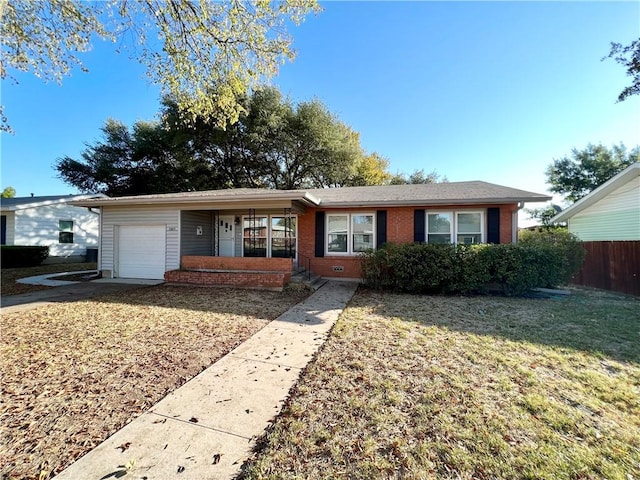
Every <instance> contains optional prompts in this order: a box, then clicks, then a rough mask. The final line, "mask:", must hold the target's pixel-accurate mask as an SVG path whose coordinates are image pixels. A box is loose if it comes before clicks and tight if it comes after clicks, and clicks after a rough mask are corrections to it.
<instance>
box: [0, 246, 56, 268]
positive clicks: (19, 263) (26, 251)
mask: <svg viewBox="0 0 640 480" xmlns="http://www.w3.org/2000/svg"><path fill="white" fill-rule="evenodd" d="M0 253H1V258H0V261H1V262H2V268H21V267H35V266H37V265H40V264H41V263H42V262H43V261H44V260H46V258H47V257H48V256H49V247H31V246H18V245H2V247H0Z"/></svg>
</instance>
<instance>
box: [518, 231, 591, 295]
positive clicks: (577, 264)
mask: <svg viewBox="0 0 640 480" xmlns="http://www.w3.org/2000/svg"><path fill="white" fill-rule="evenodd" d="M518 241H519V245H521V246H538V247H542V248H551V249H553V250H555V251H557V255H558V257H559V261H561V262H562V267H561V269H560V272H559V273H558V277H557V278H552V279H550V280H555V283H554V282H553V281H550V282H549V283H550V284H554V285H560V284H566V283H569V282H570V281H571V279H572V278H573V277H574V276H575V275H577V274H578V272H579V271H580V269H581V268H582V265H583V264H584V258H585V255H586V250H585V249H584V247H583V246H582V242H581V241H580V240H579V239H578V237H576V236H575V235H573V234H572V233H569V230H567V228H554V229H545V230H540V231H534V232H532V231H529V230H523V231H521V232H520V234H519V236H518ZM556 261H558V259H556Z"/></svg>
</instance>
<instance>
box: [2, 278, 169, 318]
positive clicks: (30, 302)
mask: <svg viewBox="0 0 640 480" xmlns="http://www.w3.org/2000/svg"><path fill="white" fill-rule="evenodd" d="M160 283H163V282H162V281H160V280H137V279H132V280H122V279H115V280H109V279H100V280H93V281H91V282H77V283H73V284H72V285H64V286H61V287H53V288H49V289H47V290H38V291H37V292H30V293H23V294H21V295H10V296H7V297H2V298H1V300H0V307H1V309H0V310H1V311H2V313H13V312H22V311H25V310H31V309H32V308H36V307H39V306H42V305H47V304H49V303H56V302H74V301H78V300H85V299H87V298H93V297H99V296H101V295H108V294H110V293H117V292H122V291H130V290H133V289H136V288H142V287H146V286H150V285H158V284H160Z"/></svg>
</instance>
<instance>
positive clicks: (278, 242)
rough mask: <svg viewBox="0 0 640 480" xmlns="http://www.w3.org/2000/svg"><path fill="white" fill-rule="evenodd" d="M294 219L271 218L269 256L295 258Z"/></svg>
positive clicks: (295, 230) (295, 229)
mask: <svg viewBox="0 0 640 480" xmlns="http://www.w3.org/2000/svg"><path fill="white" fill-rule="evenodd" d="M297 231H298V230H297V228H296V217H290V218H289V217H271V256H272V257H278V258H296V232H297Z"/></svg>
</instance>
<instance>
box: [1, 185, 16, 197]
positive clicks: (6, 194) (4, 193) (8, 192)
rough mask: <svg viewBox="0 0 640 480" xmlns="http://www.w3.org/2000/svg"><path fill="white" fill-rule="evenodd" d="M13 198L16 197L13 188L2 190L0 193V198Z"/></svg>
mask: <svg viewBox="0 0 640 480" xmlns="http://www.w3.org/2000/svg"><path fill="white" fill-rule="evenodd" d="M15 196H16V189H15V188H13V187H7V188H5V189H4V190H2V193H0V197H1V198H14V197H15Z"/></svg>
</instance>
